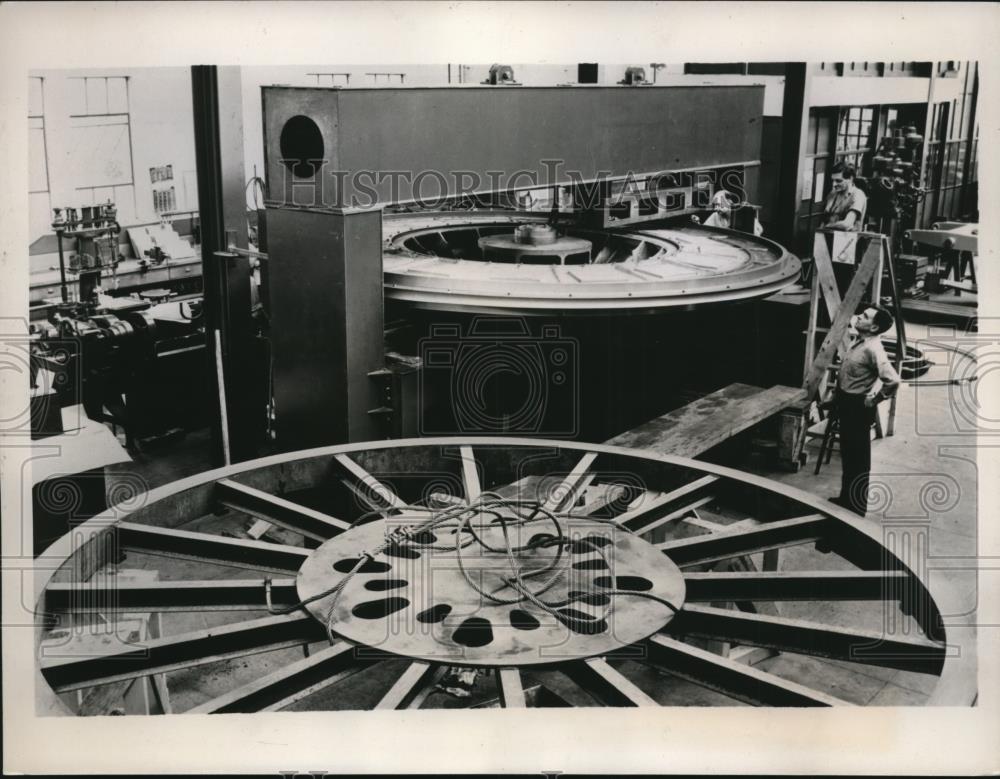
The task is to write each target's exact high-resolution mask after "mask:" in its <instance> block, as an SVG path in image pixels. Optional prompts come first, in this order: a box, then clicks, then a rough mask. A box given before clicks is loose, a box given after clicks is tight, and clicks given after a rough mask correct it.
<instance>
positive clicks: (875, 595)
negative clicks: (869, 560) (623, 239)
mask: <svg viewBox="0 0 1000 779" xmlns="http://www.w3.org/2000/svg"><path fill="white" fill-rule="evenodd" d="M909 581H910V576H909V574H907V573H906V572H905V571H746V572H742V571H740V572H731V571H726V572H707V573H700V572H699V573H696V572H692V571H689V572H687V573H685V574H684V583H685V585H686V586H687V592H686V593H685V596H684V597H685V600H686V601H687V602H688V603H710V602H712V601H734V602H736V601H793V600H815V601H835V600H859V601H860V600H892V599H893V597H894V596H895V597H896V598H899V597H900V596H901V595H902V594H903V592H904V591H905V589H906V585H907V583H908V582H909Z"/></svg>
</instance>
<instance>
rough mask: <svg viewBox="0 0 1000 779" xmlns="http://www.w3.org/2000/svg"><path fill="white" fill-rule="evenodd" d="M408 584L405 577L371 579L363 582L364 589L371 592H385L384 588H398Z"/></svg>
mask: <svg viewBox="0 0 1000 779" xmlns="http://www.w3.org/2000/svg"><path fill="white" fill-rule="evenodd" d="M408 584H409V582H408V581H406V579H372V580H371V581H367V582H365V589H366V590H371V591H372V592H385V591H386V590H398V589H399V588H400V587H405V586H406V585H408Z"/></svg>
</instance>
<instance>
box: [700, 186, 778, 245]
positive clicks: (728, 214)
mask: <svg viewBox="0 0 1000 779" xmlns="http://www.w3.org/2000/svg"><path fill="white" fill-rule="evenodd" d="M737 202H739V201H738V199H737V197H736V195H734V194H733V193H732V192H729V191H728V190H725V189H720V190H718V191H717V192H716V193H715V194H714V195H712V201H711V205H712V213H711V214H710V215H709V216H708V218H707V219H705V221H704V222H702V221H701V220H700V219H699V218H698V216H697V215H693V216H692V217H691V221H692V222H694V223H695V224H704V225H705V227H721V228H723V229H726V230H731V229H733V228H732V221H733V205H734V204H736V203H737ZM763 232H764V228H763V227H762V226H761V224H760V222H759V221H758V220H757V218H756V217H754V220H753V234H754V235H761V234H762V233H763Z"/></svg>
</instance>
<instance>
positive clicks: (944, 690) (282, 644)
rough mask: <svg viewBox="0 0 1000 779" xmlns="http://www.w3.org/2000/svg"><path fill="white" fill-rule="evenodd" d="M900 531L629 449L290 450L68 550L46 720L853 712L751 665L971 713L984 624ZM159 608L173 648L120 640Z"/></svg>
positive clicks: (73, 538) (145, 498)
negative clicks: (872, 670)
mask: <svg viewBox="0 0 1000 779" xmlns="http://www.w3.org/2000/svg"><path fill="white" fill-rule="evenodd" d="M251 524H254V528H253V529H252V530H251V532H249V533H248V532H247V528H248V527H249V526H250V525H251ZM897 535H898V534H897ZM883 536H884V534H883V532H882V530H881V529H880V528H879V527H878V526H877V525H873V524H872V523H869V522H865V521H859V520H857V519H856V518H853V517H852V515H849V514H846V513H845V512H843V511H841V510H839V509H837V508H835V507H834V506H832V505H831V504H828V503H826V502H825V501H820V500H818V499H816V498H814V497H812V496H810V495H808V494H806V493H804V492H801V491H798V490H794V489H791V488H788V487H786V486H783V485H780V484H777V483H775V482H772V481H769V480H767V479H763V478H759V477H755V476H751V475H749V474H746V473H742V472H740V471H735V470H731V469H726V468H721V467H716V466H711V465H706V464H703V463H700V462H695V461H693V460H686V459H682V458H673V457H665V456H653V455H647V454H642V453H636V452H634V451H630V450H626V449H620V448H615V447H607V446H592V445H586V444H570V443H562V442H555V441H541V440H529V439H497V438H494V439H461V440H459V439H419V440H416V439H415V440H408V441H390V442H384V443H368V444H361V445H351V446H341V447H329V448H323V449H314V450H309V451H305V452H297V453H293V454H290V455H280V456H275V457H271V458H267V459H263V460H258V461H254V462H251V463H245V464H241V465H238V466H233V467H229V468H225V469H220V470H216V471H212V472H208V473H205V474H201V475H199V476H196V477H193V478H190V479H186V480H183V481H180V482H177V483H175V484H172V485H168V486H166V487H163V488H159V489H156V490H153V491H151V492H149V493H148V494H139V495H133V496H130V497H129V498H128V499H127V500H125V501H123V502H120V503H118V504H117V505H116V506H115V507H113V508H112V509H111V510H109V512H108V513H107V514H106V515H102V516H98V517H95V518H93V519H91V520H88V521H87V522H86V523H84V524H83V525H81V526H80V527H79V528H77V529H76V530H74V532H73V533H72V534H70V535H68V536H66V537H64V538H63V539H61V540H60V541H59V542H57V543H56V544H54V545H53V546H52V547H51V548H50V549H49V550H48V552H47V553H46V555H45V559H46V560H48V561H53V560H55V561H56V562H57V563H58V565H57V567H56V569H55V570H54V571H53V573H52V574H51V575H49V576H48V578H47V580H46V581H45V582H44V583H43V590H42V592H41V596H40V599H39V601H38V604H37V609H38V611H39V613H40V614H43V615H45V620H44V626H43V627H40V628H39V631H38V643H37V646H38V663H39V665H38V668H39V671H40V674H41V677H42V680H40V681H42V683H41V684H40V685H39V689H40V696H41V701H40V709H41V711H43V712H45V713H64V714H65V713H69V712H75V713H83V714H86V713H93V712H96V711H99V710H101V709H100V708H99V706H97V704H96V703H94V702H95V701H100V700H105V701H106V700H107V699H108V697H109V694H108V693H107V691H108V690H113V689H114V687H115V685H122V686H124V685H128V684H129V683H130V681H131V680H135V679H140V678H142V679H146V680H149V684H150V685H151V688H152V689H154V690H157V691H159V692H158V693H157V694H158V695H159V694H162V695H163V697H164V699H165V698H166V693H167V691H168V689H169V688H171V687H172V688H174V689H186V690H188V695H187V696H186V697H185V700H187V701H188V704H187V705H186V706H176V705H175V706H174V708H173V709H172V710H173V711H174V712H183V711H192V712H202V713H205V712H208V713H212V712H253V711H263V710H268V711H273V710H278V709H286V710H287V709H310V710H316V709H318V710H326V709H345V708H346V709H352V708H354V709H359V708H360V709H365V708H390V709H391V708H420V707H424V708H434V707H454V706H490V705H499V706H505V707H519V706H539V707H545V706H565V705H578V706H585V705H610V706H642V705H677V704H678V703H680V702H681V699H680V698H679V697H678V696H680V695H681V694H682V693H683V690H680V689H679V688H678V686H677V685H678V684H683V685H686V689H688V691H689V692H690V691H691V690H694V691H700V697H698V696H695V699H694V700H696V701H697V702H699V703H701V704H703V705H711V704H719V705H732V704H735V703H749V704H755V705H767V706H831V705H837V704H842V703H846V701H844V700H842V699H840V698H838V697H837V696H836V695H833V694H831V693H830V691H829V690H823V689H819V688H818V687H814V686H811V685H809V684H806V683H803V681H802V680H801V679H799V680H792V679H789V678H785V677H783V676H782V675H781V674H780V673H777V672H775V673H772V672H769V671H768V670H765V667H766V666H767V661H766V660H765V661H764V662H763V663H761V664H760V665H759V666H755V665H753V664H752V663H750V662H746V661H747V660H750V659H752V658H750V657H748V656H747V655H748V652H750V653H753V652H757V653H758V655H759V654H760V653H771V654H774V653H781V654H782V656H784V655H787V654H793V655H796V656H811V657H814V658H824V659H833V660H836V661H841V662H842V663H847V664H850V665H852V666H856V667H858V668H862V667H864V666H868V667H877V668H881V669H899V670H903V671H908V672H915V673H917V674H921V675H924V676H926V678H927V679H930V680H933V681H936V685H935V687H934V690H933V693H932V695H931V696H930V699H929V702H931V703H943V704H961V705H968V704H969V703H971V702H972V700H973V698H974V696H975V670H974V667H972V664H973V663H974V653H973V652H972V651H971V647H969V646H968V645H967V644H968V638H967V637H964V636H965V631H964V630H957V631H956V630H952V629H951V628H950V627H946V626H945V624H944V623H945V620H944V619H943V618H942V611H941V607H940V605H939V599H940V596H941V592H940V591H939V590H937V589H935V590H934V591H933V592H932V590H931V589H930V588H929V587H928V583H927V582H926V581H925V580H924V579H923V578H922V577H921V575H920V573H919V566H916V565H913V566H909V565H908V564H907V562H908V561H907V559H906V554H908V553H909V552H908V551H907V552H906V553H905V554H904V551H900V550H909V549H910V548H911V547H910V545H907V544H896V543H895V542H892V543H884V542H883ZM916 546H917V544H913V545H912V547H913V550H914V551H916ZM890 547H892V548H890ZM779 550H780V558H779ZM816 560H819V561H820V562H819V564H817V563H816ZM803 561H806V562H808V564H809V566H810V567H808V568H804V567H802V562H803ZM125 569H129V570H132V571H142V572H145V575H144V577H140V578H139V579H134V578H133V579H126V578H123V577H122V575H121V572H122V571H123V570H125ZM116 571H117V572H118V573H117V574H116V573H115V572H116ZM845 601H846V602H849V603H848V604H847V607H845V604H844V603H843V602H845ZM806 604H809V605H810V608H811V609H812V610H811V611H810V612H809V613H810V614H813V615H815V614H816V613H820V614H822V615H824V621H823V622H817V621H815V620H813V619H803V618H801V613H802V612H801V611H797V608H801V607H803V606H804V605H806ZM817 604H818V605H817ZM778 606H780V612H779V610H778V608H777V607H778ZM150 615H155V616H156V617H157V620H158V626H159V629H158V631H157V632H158V633H159V635H158V636H155V637H153V636H150V635H148V633H147V632H144V631H130V630H123V629H119V628H118V625H119V624H120V623H122V622H123V621H127V620H126V617H127V618H129V619H132V620H134V619H136V618H139V619H140V621H143V620H144V621H143V624H147V625H148V622H149V618H150ZM71 634H75V635H90V637H91V638H90V640H87V641H83V640H76V641H72V640H70V638H69V637H68V636H70V635H71ZM94 634H100V636H101V637H100V639H99V640H93V635H94ZM737 646H738V647H741V648H742V650H743V651H742V656H743V660H744V661H741V660H740V659H739V657H738V654H739V653H737V652H735V651H734V650H733V649H732V647H737ZM722 647H729V648H730V649H729V650H728V651H722V650H721V648H722ZM748 648H749V649H748ZM679 680H683V681H679ZM192 690H194V692H192ZM688 700H689V701H690V700H691V699H690V696H689V698H688ZM88 702H90V705H88ZM163 708H164V710H166V711H170V710H171V708H170V706H169V705H165V706H164V707H163Z"/></svg>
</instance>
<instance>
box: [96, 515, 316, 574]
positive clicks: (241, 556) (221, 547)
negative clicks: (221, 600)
mask: <svg viewBox="0 0 1000 779" xmlns="http://www.w3.org/2000/svg"><path fill="white" fill-rule="evenodd" d="M114 531H117V533H118V542H119V544H120V545H121V546H122V547H123V548H125V549H130V550H132V551H135V552H145V553H148V554H156V555H166V556H168V557H181V558H184V559H188V560H201V561H204V562H210V563H217V564H220V565H232V566H236V567H238V568H250V569H253V570H266V571H278V572H281V573H288V572H289V571H292V572H294V571H297V570H298V569H299V567H300V566H301V565H302V563H303V562H304V561H305V559H306V558H307V557H308V556H309V551H310V550H308V549H303V548H301V547H297V546H286V545H284V544H271V543H268V542H267V541H250V540H244V539H241V538H223V537H222V536H213V535H209V534H208V533H197V532H191V531H189V530H175V529H173V528H165V527H154V526H153V525H136V524H133V523H131V522H119V523H118V524H117V525H115V526H114V527H113V528H112V532H114Z"/></svg>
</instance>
